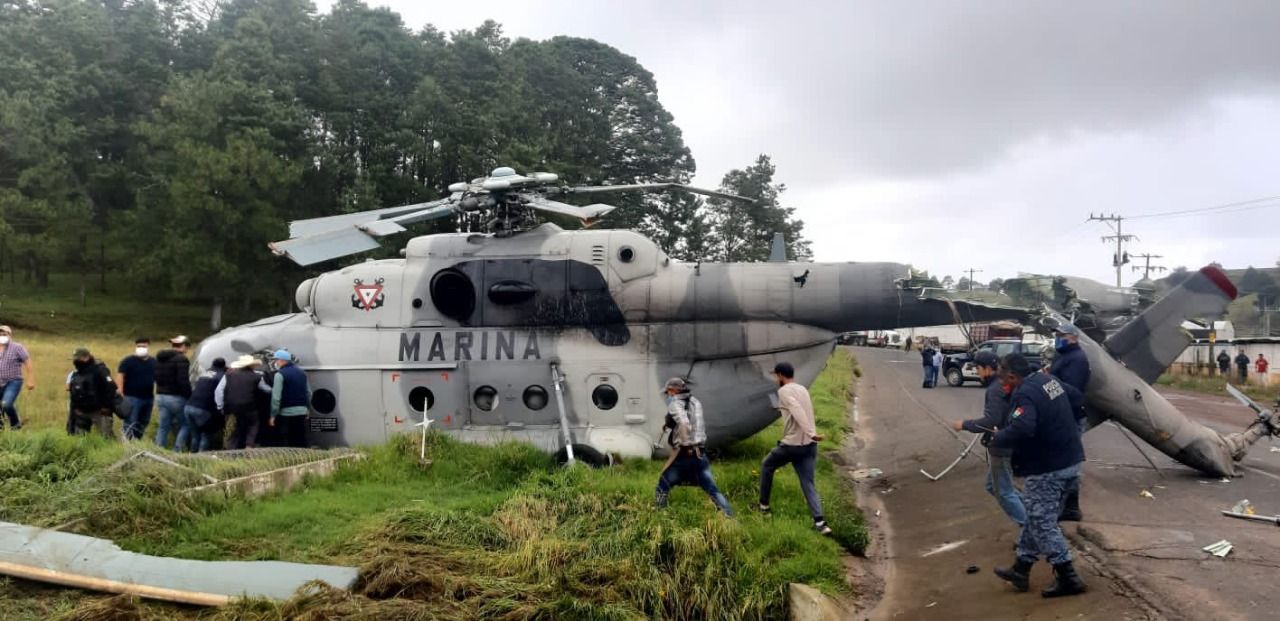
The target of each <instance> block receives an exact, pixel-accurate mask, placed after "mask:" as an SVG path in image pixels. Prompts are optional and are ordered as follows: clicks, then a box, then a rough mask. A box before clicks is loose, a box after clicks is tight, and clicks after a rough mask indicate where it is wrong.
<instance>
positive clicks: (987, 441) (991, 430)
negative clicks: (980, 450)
mask: <svg viewBox="0 0 1280 621" xmlns="http://www.w3.org/2000/svg"><path fill="white" fill-rule="evenodd" d="M973 364H974V366H975V367H977V369H978V377H979V378H981V380H982V384H983V385H984V386H986V390H987V394H986V397H985V399H984V401H983V407H982V418H974V419H970V420H963V421H960V420H958V421H955V422H954V423H952V428H953V429H955V430H956V431H962V430H963V431H968V432H969V433H980V434H982V445H983V446H985V447H987V493H988V494H991V495H992V496H994V497H995V499H996V502H997V503H999V504H1000V508H1001V509H1003V510H1004V513H1005V515H1007V516H1009V519H1011V520H1013V522H1014V523H1015V524H1017V525H1018V526H1022V525H1023V524H1025V523H1026V522H1027V510H1026V508H1025V506H1024V505H1023V502H1022V492H1020V491H1018V487H1017V486H1016V485H1014V484H1013V469H1012V467H1011V466H1010V464H1009V457H1010V455H1011V454H1012V451H1010V450H1009V449H1007V448H1006V449H1000V448H996V447H994V446H991V437H992V436H994V435H995V432H996V431H997V430H999V429H1004V428H1005V427H1008V426H1009V411H1010V410H1011V409H1012V408H1010V407H1009V399H1010V394H1009V387H1008V386H1005V385H1004V383H1003V382H1001V381H999V378H998V373H997V369H998V367H999V366H1000V361H999V359H997V358H996V355H995V354H993V353H991V352H989V351H980V352H978V354H977V355H976V356H974V358H973Z"/></svg>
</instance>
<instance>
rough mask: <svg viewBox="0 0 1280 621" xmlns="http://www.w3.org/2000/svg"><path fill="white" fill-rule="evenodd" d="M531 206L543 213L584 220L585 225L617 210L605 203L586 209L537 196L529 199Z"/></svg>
mask: <svg viewBox="0 0 1280 621" xmlns="http://www.w3.org/2000/svg"><path fill="white" fill-rule="evenodd" d="M529 206H530V207H532V208H534V209H539V210H541V211H549V212H551V213H558V214H562V215H566V216H573V217H575V218H578V219H579V220H582V222H583V223H584V224H591V223H593V222H594V221H596V220H598V219H600V218H603V217H604V216H605V215H606V214H608V213H609V212H611V211H613V210H614V209H616V207H614V206H613V205H605V204H603V203H595V204H592V205H587V206H586V207H579V206H577V205H568V204H565V203H560V202H557V201H553V200H547V199H545V198H541V197H536V196H535V197H531V198H530V199H529Z"/></svg>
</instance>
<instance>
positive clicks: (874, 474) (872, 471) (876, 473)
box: [849, 468, 884, 481]
mask: <svg viewBox="0 0 1280 621" xmlns="http://www.w3.org/2000/svg"><path fill="white" fill-rule="evenodd" d="M849 475H850V476H852V477H853V480H855V481H863V480H866V479H877V478H880V477H882V476H884V471H883V470H881V469H879V468H859V469H857V470H854V471H853V472H850V473H849Z"/></svg>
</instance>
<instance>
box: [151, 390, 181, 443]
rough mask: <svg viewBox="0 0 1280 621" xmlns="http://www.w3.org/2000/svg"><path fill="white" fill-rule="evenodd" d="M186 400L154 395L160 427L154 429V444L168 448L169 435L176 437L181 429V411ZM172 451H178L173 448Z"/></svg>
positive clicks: (171, 396) (175, 396)
mask: <svg viewBox="0 0 1280 621" xmlns="http://www.w3.org/2000/svg"><path fill="white" fill-rule="evenodd" d="M185 407H187V400H186V399H183V398H182V397H179V396H178V395H156V410H158V411H159V412H160V427H159V428H157V429H156V444H158V445H160V447H161V448H169V434H170V433H173V435H174V436H175V438H176V436H177V435H178V433H179V431H178V430H179V429H181V428H182V410H183V408H185ZM173 450H175V451H176V450H178V448H177V447H176V446H175V447H174V449H173Z"/></svg>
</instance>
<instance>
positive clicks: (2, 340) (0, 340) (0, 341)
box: [0, 335, 9, 345]
mask: <svg viewBox="0 0 1280 621" xmlns="http://www.w3.org/2000/svg"><path fill="white" fill-rule="evenodd" d="M8 344H9V336H8V335H5V336H0V345H8Z"/></svg>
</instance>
